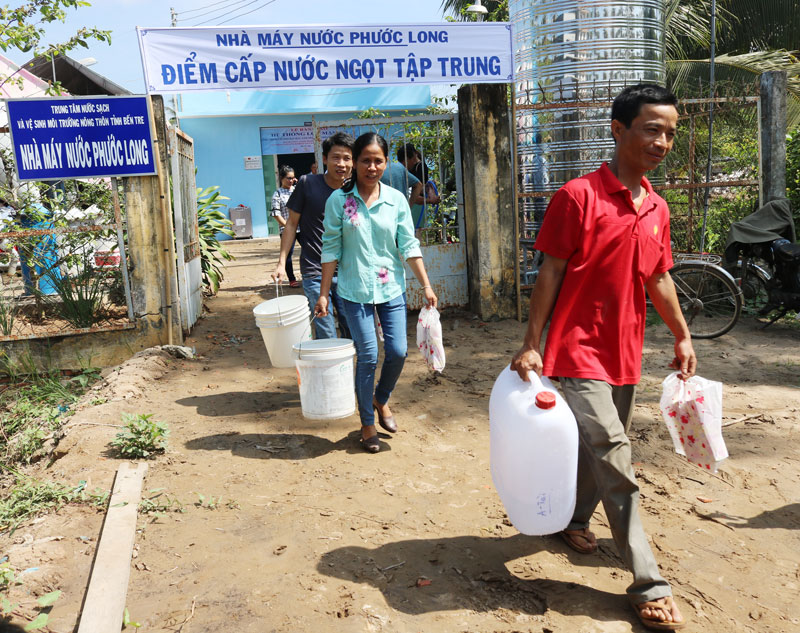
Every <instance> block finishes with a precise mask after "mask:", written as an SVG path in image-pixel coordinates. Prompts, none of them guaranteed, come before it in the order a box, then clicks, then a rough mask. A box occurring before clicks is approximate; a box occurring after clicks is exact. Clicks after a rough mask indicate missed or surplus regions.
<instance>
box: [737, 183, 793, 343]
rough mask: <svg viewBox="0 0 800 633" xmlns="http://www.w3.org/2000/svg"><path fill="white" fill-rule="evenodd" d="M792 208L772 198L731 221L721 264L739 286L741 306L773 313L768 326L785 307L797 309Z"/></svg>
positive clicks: (760, 312) (783, 200)
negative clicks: (741, 299) (742, 303)
mask: <svg viewBox="0 0 800 633" xmlns="http://www.w3.org/2000/svg"><path fill="white" fill-rule="evenodd" d="M795 240H796V234H795V227H794V221H793V219H792V209H791V206H790V205H789V201H788V200H787V199H785V198H780V199H778V200H773V201H771V202H768V203H767V204H765V205H763V206H762V207H760V208H759V209H758V210H756V211H755V212H754V213H751V214H750V215H748V216H747V217H745V218H744V219H742V220H739V221H738V222H734V223H733V224H732V225H731V229H730V231H729V232H728V240H727V244H726V246H725V258H724V263H723V267H724V268H725V269H726V270H727V271H728V272H729V273H730V274H731V275H732V276H733V278H734V279H735V280H736V283H737V284H738V285H739V287H740V288H741V290H742V294H743V296H744V303H745V308H746V309H749V310H751V311H753V312H755V313H757V314H758V315H759V316H767V315H770V314H771V313H773V312H774V313H775V314H774V315H773V316H772V317H771V319H770V321H769V322H768V323H767V324H766V325H765V326H764V327H768V326H770V325H772V324H773V323H775V321H777V320H778V319H780V318H782V317H783V316H785V315H786V314H787V313H788V312H789V311H797V312H800V244H796V243H795Z"/></svg>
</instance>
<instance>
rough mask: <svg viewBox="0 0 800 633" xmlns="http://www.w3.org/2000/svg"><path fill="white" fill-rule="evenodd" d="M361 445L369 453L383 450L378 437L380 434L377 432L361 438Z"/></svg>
mask: <svg viewBox="0 0 800 633" xmlns="http://www.w3.org/2000/svg"><path fill="white" fill-rule="evenodd" d="M361 446H363V447H364V450H365V451H367V452H368V453H377V452H378V451H380V450H381V441H380V440H379V439H378V434H377V433H376V434H375V435H373V436H372V437H368V438H363V437H362V438H361Z"/></svg>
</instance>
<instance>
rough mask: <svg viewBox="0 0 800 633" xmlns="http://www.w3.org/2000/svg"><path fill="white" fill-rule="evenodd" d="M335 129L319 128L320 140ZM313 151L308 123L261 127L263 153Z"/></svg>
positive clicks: (335, 129) (312, 130)
mask: <svg viewBox="0 0 800 633" xmlns="http://www.w3.org/2000/svg"><path fill="white" fill-rule="evenodd" d="M337 131H339V130H338V129H337V128H321V129H320V141H324V140H325V139H327V138H328V137H329V136H332V135H333V134H335V133H336V132H337ZM348 131H349V130H348ZM313 151H314V128H312V127H311V126H309V125H305V126H304V125H297V126H290V127H262V128H261V153H262V154H264V155H270V154H310V153H312V152H313Z"/></svg>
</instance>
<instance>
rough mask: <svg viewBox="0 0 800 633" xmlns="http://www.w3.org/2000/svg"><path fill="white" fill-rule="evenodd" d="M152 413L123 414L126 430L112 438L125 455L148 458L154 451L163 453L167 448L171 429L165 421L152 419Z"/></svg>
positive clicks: (112, 443) (112, 444)
mask: <svg viewBox="0 0 800 633" xmlns="http://www.w3.org/2000/svg"><path fill="white" fill-rule="evenodd" d="M152 417H153V414H152V413H148V414H143V413H139V414H137V415H130V414H127V413H123V414H122V419H123V421H124V422H126V425H125V430H124V431H120V432H119V433H117V436H116V437H115V438H114V439H113V440H111V446H113V447H114V448H116V449H117V450H118V451H119V453H120V455H122V456H123V457H131V458H134V459H147V458H149V457H152V456H153V454H154V453H163V452H164V451H165V450H166V448H167V436H168V435H169V429H168V428H167V425H166V424H164V423H163V422H158V421H156V420H152V419H151V418H152Z"/></svg>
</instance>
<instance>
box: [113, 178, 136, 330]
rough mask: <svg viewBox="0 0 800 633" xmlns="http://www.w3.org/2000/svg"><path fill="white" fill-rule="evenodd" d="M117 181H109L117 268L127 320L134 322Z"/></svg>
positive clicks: (114, 179)
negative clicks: (125, 305) (120, 275)
mask: <svg viewBox="0 0 800 633" xmlns="http://www.w3.org/2000/svg"><path fill="white" fill-rule="evenodd" d="M117 188H118V187H117V179H116V178H112V179H111V199H112V200H113V201H114V222H116V224H117V244H118V245H119V266H120V269H121V270H122V285H123V287H124V288H125V303H126V304H127V306H128V320H130V321H134V320H135V319H134V316H133V299H132V298H131V282H130V280H129V279H128V255H127V253H126V252H125V236H124V235H123V233H122V213H121V212H120V207H119V192H118V191H117Z"/></svg>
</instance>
